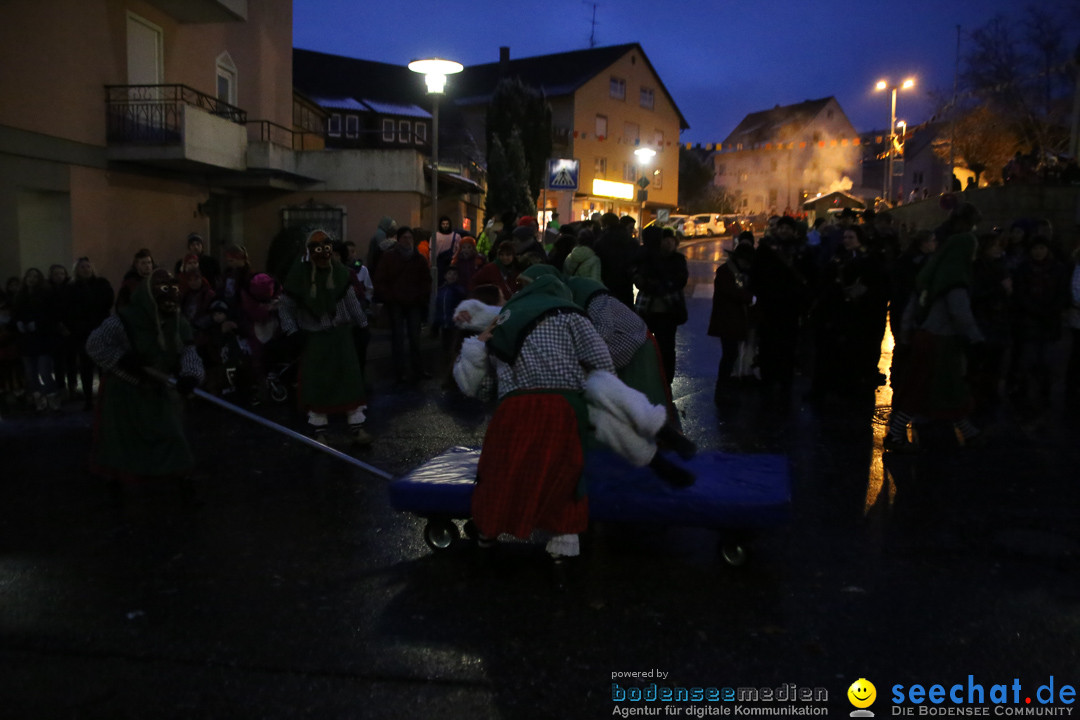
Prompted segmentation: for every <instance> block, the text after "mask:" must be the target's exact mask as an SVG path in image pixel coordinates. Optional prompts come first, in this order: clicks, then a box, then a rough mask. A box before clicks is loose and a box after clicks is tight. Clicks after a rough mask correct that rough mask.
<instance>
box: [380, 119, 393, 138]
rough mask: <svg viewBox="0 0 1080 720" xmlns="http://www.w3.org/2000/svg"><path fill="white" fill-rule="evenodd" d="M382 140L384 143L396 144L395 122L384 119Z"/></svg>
mask: <svg viewBox="0 0 1080 720" xmlns="http://www.w3.org/2000/svg"><path fill="white" fill-rule="evenodd" d="M382 139H383V142H394V121H393V120H391V119H390V118H383V121H382Z"/></svg>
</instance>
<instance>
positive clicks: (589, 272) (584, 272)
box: [562, 230, 603, 283]
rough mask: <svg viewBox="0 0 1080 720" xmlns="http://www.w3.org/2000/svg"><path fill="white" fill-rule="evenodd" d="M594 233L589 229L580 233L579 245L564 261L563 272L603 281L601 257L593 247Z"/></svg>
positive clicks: (599, 281)
mask: <svg viewBox="0 0 1080 720" xmlns="http://www.w3.org/2000/svg"><path fill="white" fill-rule="evenodd" d="M592 242H593V234H592V233H591V232H590V231H588V230H582V231H581V232H580V233H578V238H577V245H576V246H574V249H573V250H571V251H570V254H569V255H567V256H566V260H564V261H563V266H562V269H563V272H565V273H566V274H567V275H569V276H571V277H583V278H588V279H589V280H595V281H596V282H598V283H602V282H603V279H602V273H601V269H600V258H599V257H597V255H596V251H594V250H593V249H592Z"/></svg>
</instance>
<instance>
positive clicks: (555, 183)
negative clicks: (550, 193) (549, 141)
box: [548, 158, 581, 190]
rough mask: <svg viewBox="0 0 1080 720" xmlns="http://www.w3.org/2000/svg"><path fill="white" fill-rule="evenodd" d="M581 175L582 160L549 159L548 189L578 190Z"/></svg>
mask: <svg viewBox="0 0 1080 720" xmlns="http://www.w3.org/2000/svg"><path fill="white" fill-rule="evenodd" d="M580 173H581V161H580V160H567V159H566V158H550V159H548V189H549V190H577V187H578V176H579V175H580Z"/></svg>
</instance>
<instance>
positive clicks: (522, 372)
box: [480, 313, 615, 398]
mask: <svg viewBox="0 0 1080 720" xmlns="http://www.w3.org/2000/svg"><path fill="white" fill-rule="evenodd" d="M489 358H490V361H491V362H492V363H493V364H494V366H495V377H494V378H492V376H491V375H488V377H487V378H485V380H484V383H483V384H482V385H481V388H480V396H481V397H490V395H491V394H492V392H491V390H492V388H491V385H492V383H493V382H497V383H498V396H499V397H500V398H502V397H504V396H506V395H507V394H508V393H511V392H514V391H515V390H529V389H562V390H582V389H584V387H585V376H586V375H587V374H588V373H589V372H590V371H592V370H606V371H608V372H615V366H614V364H613V363H612V362H611V353H610V352H608V348H607V345H606V344H605V343H604V340H603V338H601V337H600V335H599V333H597V332H596V329H595V328H594V327H593V325H592V323H591V322H589V320H588V319H587V318H585V317H584V316H583V315H579V314H577V313H562V314H558V315H552V316H550V317H547V318H545V319H544V320H541V321H540V322H539V323H538V324H537V325H536V327H534V328H533V329H532V331H531V332H530V333H529V335H528V337H526V338H525V342H524V343H523V344H522V346H521V352H520V353H518V356H517V359H516V360H515V361H514V362H513V364H508V363H506V362H504V361H502V360H500V359H498V358H496V357H494V356H492V355H489Z"/></svg>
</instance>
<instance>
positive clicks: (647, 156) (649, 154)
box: [634, 147, 656, 237]
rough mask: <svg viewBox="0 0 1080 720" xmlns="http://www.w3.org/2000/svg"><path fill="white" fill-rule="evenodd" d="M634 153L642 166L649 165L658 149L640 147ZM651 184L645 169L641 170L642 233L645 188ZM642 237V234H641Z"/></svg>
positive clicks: (639, 211)
mask: <svg viewBox="0 0 1080 720" xmlns="http://www.w3.org/2000/svg"><path fill="white" fill-rule="evenodd" d="M634 155H635V156H636V157H637V159H638V163H639V164H641V165H642V166H645V165H648V164H649V163H651V162H652V159H653V158H654V157H656V151H655V150H653V149H652V148H650V147H639V148H638V149H637V150H635V151H634ZM648 185H649V178H647V177H645V171H644V169H642V171H641V179H640V180H638V187H640V188H641V190H639V191H638V193H639V194H640V196H641V207H640V209H639V210H638V232H639V233H640V232H641V231H642V230H643V229H644V227H645V194H646V193H647V192H648V191H647V190H646V189H645V188H646V187H648ZM639 237H640V236H639Z"/></svg>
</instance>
